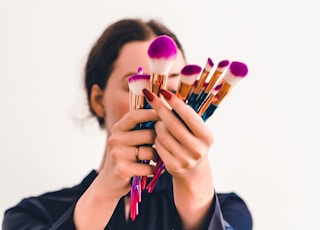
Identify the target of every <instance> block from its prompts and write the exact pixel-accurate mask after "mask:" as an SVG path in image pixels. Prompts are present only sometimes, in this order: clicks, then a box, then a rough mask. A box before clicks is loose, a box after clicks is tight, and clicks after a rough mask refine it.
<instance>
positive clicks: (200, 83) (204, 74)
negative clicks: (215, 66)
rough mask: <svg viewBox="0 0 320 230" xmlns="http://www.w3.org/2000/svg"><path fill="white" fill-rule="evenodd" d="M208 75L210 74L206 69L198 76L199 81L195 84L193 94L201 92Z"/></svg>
mask: <svg viewBox="0 0 320 230" xmlns="http://www.w3.org/2000/svg"><path fill="white" fill-rule="evenodd" d="M209 73H210V72H209V71H207V70H206V69H204V70H203V71H202V73H201V76H200V78H199V80H198V84H197V86H196V88H195V89H194V91H193V92H194V93H195V94H199V93H200V92H201V90H202V86H203V84H204V82H205V81H206V79H207V77H208V75H209Z"/></svg>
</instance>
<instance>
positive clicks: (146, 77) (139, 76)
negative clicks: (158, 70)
mask: <svg viewBox="0 0 320 230" xmlns="http://www.w3.org/2000/svg"><path fill="white" fill-rule="evenodd" d="M139 80H150V75H149V74H135V75H132V76H130V77H129V78H128V82H129V83H132V82H135V81H139Z"/></svg>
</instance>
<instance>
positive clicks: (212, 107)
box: [201, 103, 218, 121]
mask: <svg viewBox="0 0 320 230" xmlns="http://www.w3.org/2000/svg"><path fill="white" fill-rule="evenodd" d="M217 108H218V106H217V105H214V104H212V103H211V104H210V105H209V107H208V108H207V110H206V111H205V112H204V114H202V116H201V118H202V120H204V121H206V120H207V119H208V118H209V117H210V116H211V115H212V114H213V113H214V111H215V110H216V109H217Z"/></svg>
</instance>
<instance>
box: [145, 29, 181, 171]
mask: <svg viewBox="0 0 320 230" xmlns="http://www.w3.org/2000/svg"><path fill="white" fill-rule="evenodd" d="M177 52H178V49H177V45H176V43H175V41H174V40H173V39H172V38H171V37H169V36H167V35H160V36H158V37H156V38H155V39H154V40H153V41H152V42H151V44H150V46H149V48H148V62H149V68H150V73H151V79H150V90H151V91H152V92H153V93H154V94H156V95H157V96H158V97H159V96H160V89H162V88H166V84H167V79H168V75H169V71H170V69H171V67H172V65H173V63H174V61H175V60H176V57H177ZM147 124H148V126H152V124H153V122H147ZM161 165H163V162H162V161H161V160H159V161H158V162H157V164H156V168H160V166H161ZM156 173H157V171H156Z"/></svg>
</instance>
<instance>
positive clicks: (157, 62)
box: [148, 57, 175, 75]
mask: <svg viewBox="0 0 320 230" xmlns="http://www.w3.org/2000/svg"><path fill="white" fill-rule="evenodd" d="M148 60H149V66H150V71H151V73H155V74H159V75H168V74H169V71H170V69H171V67H172V65H173V63H174V61H175V57H172V58H149V59H148Z"/></svg>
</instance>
